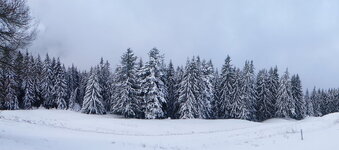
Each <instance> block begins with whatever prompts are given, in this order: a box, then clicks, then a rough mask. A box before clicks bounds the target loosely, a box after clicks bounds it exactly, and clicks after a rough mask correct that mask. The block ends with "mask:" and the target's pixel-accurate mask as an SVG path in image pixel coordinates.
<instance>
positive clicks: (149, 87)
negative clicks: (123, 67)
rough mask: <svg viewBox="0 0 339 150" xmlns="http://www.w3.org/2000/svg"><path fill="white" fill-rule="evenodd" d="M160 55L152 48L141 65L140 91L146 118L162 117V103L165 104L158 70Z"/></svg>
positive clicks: (160, 73) (163, 113)
mask: <svg viewBox="0 0 339 150" xmlns="http://www.w3.org/2000/svg"><path fill="white" fill-rule="evenodd" d="M161 59H162V58H161V56H160V54H159V50H158V49H156V48H153V49H152V50H151V51H150V52H149V61H148V62H147V64H146V65H145V66H144V67H143V70H142V75H140V76H141V77H142V79H141V80H140V83H141V93H142V95H143V103H144V114H145V118H146V119H156V118H164V117H165V111H164V107H163V106H164V105H165V104H166V100H165V94H164V90H165V89H164V83H163V81H162V80H161V77H162V72H161V71H160V62H161Z"/></svg>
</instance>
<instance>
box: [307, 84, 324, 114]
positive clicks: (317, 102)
mask: <svg viewBox="0 0 339 150" xmlns="http://www.w3.org/2000/svg"><path fill="white" fill-rule="evenodd" d="M310 99H311V102H312V104H313V110H314V116H316V117H320V116H322V113H321V104H322V102H321V99H320V91H317V90H316V88H315V87H314V88H313V91H312V93H311V98H310Z"/></svg>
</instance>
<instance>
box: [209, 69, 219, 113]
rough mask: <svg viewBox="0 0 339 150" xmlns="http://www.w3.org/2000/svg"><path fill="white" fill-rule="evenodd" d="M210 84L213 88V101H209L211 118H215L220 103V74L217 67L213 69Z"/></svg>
mask: <svg viewBox="0 0 339 150" xmlns="http://www.w3.org/2000/svg"><path fill="white" fill-rule="evenodd" d="M212 85H213V88H214V91H213V101H212V102H211V106H212V118H213V119H217V118H218V117H219V116H218V112H219V108H220V107H219V104H220V93H219V92H220V90H219V88H220V75H219V71H218V69H215V71H214V78H213V80H212Z"/></svg>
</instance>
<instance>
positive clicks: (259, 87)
mask: <svg viewBox="0 0 339 150" xmlns="http://www.w3.org/2000/svg"><path fill="white" fill-rule="evenodd" d="M269 88H270V87H269V75H268V73H267V71H266V70H265V69H263V70H260V71H259V73H258V75H257V81H256V91H257V106H256V109H257V113H256V115H257V119H258V121H264V120H266V119H269V118H273V117H274V113H275V109H274V107H275V106H274V101H273V99H271V97H272V95H270V94H271V92H270V89H269Z"/></svg>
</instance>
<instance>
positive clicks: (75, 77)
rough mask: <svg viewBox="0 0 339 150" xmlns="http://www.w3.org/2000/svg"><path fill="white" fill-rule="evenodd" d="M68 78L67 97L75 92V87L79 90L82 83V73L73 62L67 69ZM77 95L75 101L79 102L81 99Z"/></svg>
mask: <svg viewBox="0 0 339 150" xmlns="http://www.w3.org/2000/svg"><path fill="white" fill-rule="evenodd" d="M66 80H67V91H68V93H67V95H68V96H69V97H67V98H70V97H71V95H72V94H71V93H73V92H74V91H75V89H78V90H79V85H80V73H79V71H78V69H77V68H76V67H75V66H74V65H73V64H72V66H71V67H69V68H68V69H67V72H66ZM77 93H79V92H77ZM76 97H77V98H76V99H75V102H78V101H79V100H78V98H79V97H78V95H77V96H76Z"/></svg>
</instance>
